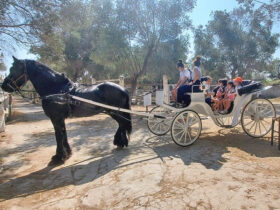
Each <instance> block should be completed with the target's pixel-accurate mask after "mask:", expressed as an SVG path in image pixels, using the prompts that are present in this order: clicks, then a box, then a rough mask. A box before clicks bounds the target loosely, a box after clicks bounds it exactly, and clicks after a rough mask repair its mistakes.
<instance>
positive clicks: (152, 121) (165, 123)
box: [147, 106, 174, 136]
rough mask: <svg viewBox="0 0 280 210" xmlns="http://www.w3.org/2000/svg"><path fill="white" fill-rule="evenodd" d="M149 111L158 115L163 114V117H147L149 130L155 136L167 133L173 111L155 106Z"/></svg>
mask: <svg viewBox="0 0 280 210" xmlns="http://www.w3.org/2000/svg"><path fill="white" fill-rule="evenodd" d="M150 113H151V114H155V115H159V116H164V117H165V119H162V118H156V117H149V118H148V123H147V125H148V128H149V130H150V131H151V132H152V133H153V134H155V135H157V136H163V135H165V134H167V133H168V132H169V130H170V126H171V123H172V120H173V117H174V112H172V110H169V109H166V108H164V107H161V106H157V107H155V108H153V109H152V110H151V112H150Z"/></svg>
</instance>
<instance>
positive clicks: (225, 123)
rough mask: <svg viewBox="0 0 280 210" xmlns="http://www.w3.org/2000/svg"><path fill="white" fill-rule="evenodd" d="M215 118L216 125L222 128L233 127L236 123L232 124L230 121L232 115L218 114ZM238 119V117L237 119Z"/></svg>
mask: <svg viewBox="0 0 280 210" xmlns="http://www.w3.org/2000/svg"><path fill="white" fill-rule="evenodd" d="M216 120H217V123H218V124H217V125H218V126H220V127H222V128H233V127H235V126H236V125H238V123H237V124H234V125H232V121H233V116H222V115H220V116H219V117H217V118H216ZM238 121H239V119H238Z"/></svg>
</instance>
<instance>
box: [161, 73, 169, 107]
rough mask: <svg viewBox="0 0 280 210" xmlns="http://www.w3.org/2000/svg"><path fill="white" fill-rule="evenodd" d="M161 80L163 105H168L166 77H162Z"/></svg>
mask: <svg viewBox="0 0 280 210" xmlns="http://www.w3.org/2000/svg"><path fill="white" fill-rule="evenodd" d="M162 80H163V94H164V103H165V104H169V87H168V78H167V75H163V78H162Z"/></svg>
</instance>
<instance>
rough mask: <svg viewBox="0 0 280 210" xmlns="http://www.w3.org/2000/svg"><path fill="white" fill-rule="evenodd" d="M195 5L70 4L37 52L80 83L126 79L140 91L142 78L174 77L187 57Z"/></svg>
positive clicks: (144, 1)
mask: <svg viewBox="0 0 280 210" xmlns="http://www.w3.org/2000/svg"><path fill="white" fill-rule="evenodd" d="M193 6H194V1H193V0H176V1H173V0H162V1H159V0H141V1H140V0H136V1H130V0H117V1H112V0H105V1H104V0H95V1H75V0H72V1H71V0H69V1H67V4H65V5H63V6H62V7H61V9H60V11H59V13H57V16H58V21H57V22H56V23H55V24H54V25H53V27H52V29H51V30H49V29H47V31H45V28H42V29H41V33H40V34H41V36H40V40H41V42H40V43H39V44H36V45H33V46H32V48H31V51H32V52H33V53H35V54H38V55H40V60H41V61H42V62H44V63H46V64H48V65H50V66H52V67H53V68H55V69H58V70H59V71H65V72H66V74H67V75H68V76H70V78H72V79H73V80H74V81H82V82H89V81H90V78H91V77H94V78H95V79H105V78H117V77H118V76H119V75H126V76H127V77H129V78H130V79H131V81H133V83H134V86H135V87H136V85H137V81H138V80H139V79H141V78H142V79H143V80H145V81H147V82H151V81H160V80H161V78H162V74H163V73H167V74H169V75H170V77H171V78H172V77H173V78H174V75H177V74H178V72H177V71H176V62H177V60H178V59H179V58H181V59H185V57H186V53H187V48H188V37H186V36H185V37H183V36H182V33H183V30H186V29H188V28H189V27H190V24H191V23H190V20H189V19H188V13H189V12H190V11H191V10H192V8H193ZM70 14H71V15H70Z"/></svg>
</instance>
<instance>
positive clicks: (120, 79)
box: [119, 75, 125, 87]
mask: <svg viewBox="0 0 280 210" xmlns="http://www.w3.org/2000/svg"><path fill="white" fill-rule="evenodd" d="M119 85H120V86H122V87H125V86H124V76H123V75H121V76H120V78H119Z"/></svg>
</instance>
